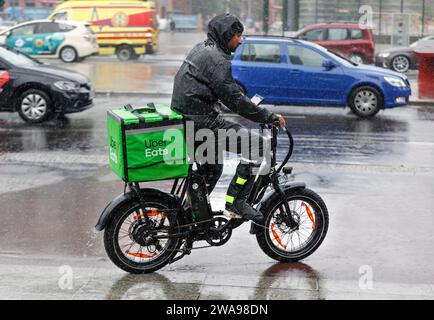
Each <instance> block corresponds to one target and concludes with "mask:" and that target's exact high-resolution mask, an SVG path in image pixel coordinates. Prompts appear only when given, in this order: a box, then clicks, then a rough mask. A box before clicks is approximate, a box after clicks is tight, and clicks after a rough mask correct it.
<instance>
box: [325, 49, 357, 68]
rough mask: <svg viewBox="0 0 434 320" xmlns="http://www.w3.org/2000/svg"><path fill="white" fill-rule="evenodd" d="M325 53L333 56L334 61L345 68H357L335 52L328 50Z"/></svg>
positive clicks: (353, 63)
mask: <svg viewBox="0 0 434 320" xmlns="http://www.w3.org/2000/svg"><path fill="white" fill-rule="evenodd" d="M327 52H328V53H329V54H331V55H332V56H333V58H335V59H336V60H338V61H339V62H340V63H342V64H343V65H345V66H347V67H357V66H358V64H357V63H355V62H353V61H351V60H350V59H348V58H346V57H345V56H343V55H341V54H339V53H337V52H334V51H330V50H327Z"/></svg>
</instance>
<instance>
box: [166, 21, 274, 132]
mask: <svg viewBox="0 0 434 320" xmlns="http://www.w3.org/2000/svg"><path fill="white" fill-rule="evenodd" d="M237 32H240V33H242V32H243V26H242V24H241V22H240V21H239V20H238V18H237V17H235V16H233V15H231V14H228V13H227V14H223V15H219V16H216V17H215V18H213V19H212V20H211V21H210V22H209V24H208V39H207V40H206V41H205V42H202V43H199V44H197V45H196V46H195V47H194V48H193V49H192V50H191V52H190V53H189V54H188V56H187V58H186V59H185V61H184V63H183V64H182V66H181V68H180V69H179V71H178V73H177V74H176V76H175V84H174V89H173V96H172V103H171V106H172V108H173V109H174V110H176V111H177V112H179V113H181V114H183V115H185V116H186V117H187V118H188V119H191V120H194V121H196V122H201V123H202V124H204V123H206V124H208V125H209V124H211V123H212V122H213V119H216V118H217V116H218V115H219V114H220V112H221V108H220V103H219V102H222V103H223V104H224V105H225V106H226V107H228V108H229V109H231V110H232V111H233V112H235V113H237V114H239V115H241V116H243V117H244V118H247V119H249V120H251V121H254V122H261V123H272V122H275V121H276V120H277V116H276V115H275V114H274V113H272V112H270V111H268V110H267V109H265V108H261V107H258V106H257V105H255V104H254V103H252V102H251V101H250V99H249V98H248V97H247V96H246V95H245V94H243V93H242V92H241V89H240V87H239V85H238V84H237V83H236V82H235V81H234V79H233V78H232V68H231V52H230V50H229V49H228V48H227V44H228V43H229V41H230V39H231V38H232V37H233V35H234V34H235V33H237Z"/></svg>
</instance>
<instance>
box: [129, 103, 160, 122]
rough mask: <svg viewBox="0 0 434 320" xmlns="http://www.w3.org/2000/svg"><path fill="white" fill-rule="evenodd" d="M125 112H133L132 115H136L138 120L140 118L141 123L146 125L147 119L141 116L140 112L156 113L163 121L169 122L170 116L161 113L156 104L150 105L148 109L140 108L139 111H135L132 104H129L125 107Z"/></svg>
mask: <svg viewBox="0 0 434 320" xmlns="http://www.w3.org/2000/svg"><path fill="white" fill-rule="evenodd" d="M124 108H125V110H127V111H129V112H131V113H132V114H134V115H135V116H136V117H137V118H139V121H140V122H143V123H145V122H146V118H145V117H144V116H143V115H141V114H140V110H149V111H150V112H155V113H156V114H158V115H159V116H160V117H162V118H163V120H169V116H168V115H165V114H162V113H160V112H159V111H158V110H157V108H156V107H155V104H154V103H153V102H151V103H148V104H147V105H146V107H144V108H139V109H134V108H133V107H132V106H131V104H127V105H125V106H124Z"/></svg>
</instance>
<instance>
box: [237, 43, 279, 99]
mask: <svg viewBox="0 0 434 320" xmlns="http://www.w3.org/2000/svg"><path fill="white" fill-rule="evenodd" d="M285 59H286V55H284V54H283V50H282V46H281V44H280V43H279V42H277V41H275V42H272V41H257V42H256V41H249V42H245V43H244V44H243V46H242V48H241V51H240V53H239V54H238V55H237V56H236V57H235V59H234V60H233V62H232V67H233V74H234V78H235V79H236V80H238V81H240V82H241V83H242V84H243V85H244V86H245V87H246V89H247V91H248V94H249V96H250V97H251V96H253V95H255V94H259V95H261V96H263V97H264V98H265V99H264V102H266V103H278V102H279V101H280V100H282V99H283V98H284V97H283V95H284V90H283V86H282V84H281V82H280V81H279V78H280V77H281V76H282V74H281V73H282V66H283V63H286V60H285Z"/></svg>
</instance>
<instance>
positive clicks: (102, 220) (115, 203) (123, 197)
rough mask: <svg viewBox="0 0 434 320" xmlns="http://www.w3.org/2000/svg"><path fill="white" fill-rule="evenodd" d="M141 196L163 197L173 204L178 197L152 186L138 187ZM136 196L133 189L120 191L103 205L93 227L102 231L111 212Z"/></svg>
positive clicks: (110, 217)
mask: <svg viewBox="0 0 434 320" xmlns="http://www.w3.org/2000/svg"><path fill="white" fill-rule="evenodd" d="M140 191H141V193H142V194H143V196H150V197H158V198H163V199H165V200H166V201H167V203H168V204H169V203H172V204H175V203H176V201H178V198H177V197H176V196H174V195H173V194H170V193H166V192H163V191H161V190H158V189H153V188H141V189H140ZM136 198H137V196H136V194H135V192H134V191H131V190H130V191H128V192H126V193H122V194H120V195H118V196H117V197H116V198H114V199H113V200H112V201H110V203H109V204H108V205H107V206H106V207H105V209H104V210H103V212H102V213H101V216H100V217H99V219H98V223H97V224H96V226H95V229H96V230H97V231H102V230H104V229H105V227H106V226H107V224H108V223H109V222H110V220H111V219H112V217H113V213H114V212H115V211H116V209H117V208H119V207H120V206H123V205H124V204H125V203H127V202H129V201H132V200H133V199H136Z"/></svg>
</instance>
